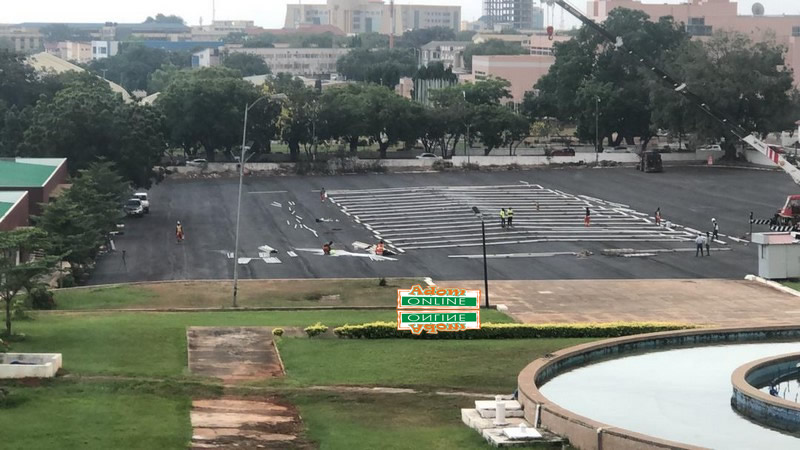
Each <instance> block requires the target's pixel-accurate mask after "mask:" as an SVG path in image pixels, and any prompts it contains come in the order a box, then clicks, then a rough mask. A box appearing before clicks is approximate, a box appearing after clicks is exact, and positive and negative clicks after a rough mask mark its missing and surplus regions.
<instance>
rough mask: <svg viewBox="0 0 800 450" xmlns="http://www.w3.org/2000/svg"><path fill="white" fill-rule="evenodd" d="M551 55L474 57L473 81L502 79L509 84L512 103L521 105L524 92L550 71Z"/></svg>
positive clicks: (530, 89) (552, 60)
mask: <svg viewBox="0 0 800 450" xmlns="http://www.w3.org/2000/svg"><path fill="white" fill-rule="evenodd" d="M554 62H555V57H553V56H552V55H476V56H473V57H472V74H473V76H474V77H475V80H485V79H487V78H503V79H505V80H507V81H509V82H510V83H511V97H512V98H513V100H514V103H521V102H522V99H523V98H525V92H527V91H532V90H533V85H534V84H536V82H537V81H539V78H541V77H542V76H543V75H545V74H546V73H547V71H548V70H550V66H552V65H553V63H554Z"/></svg>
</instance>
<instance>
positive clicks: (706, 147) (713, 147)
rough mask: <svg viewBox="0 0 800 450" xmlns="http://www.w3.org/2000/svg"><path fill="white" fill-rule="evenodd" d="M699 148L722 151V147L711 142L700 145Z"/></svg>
mask: <svg viewBox="0 0 800 450" xmlns="http://www.w3.org/2000/svg"><path fill="white" fill-rule="evenodd" d="M700 150H712V151H719V152H721V151H722V147H720V146H719V145H716V144H713V145H706V146H705V147H701V148H700Z"/></svg>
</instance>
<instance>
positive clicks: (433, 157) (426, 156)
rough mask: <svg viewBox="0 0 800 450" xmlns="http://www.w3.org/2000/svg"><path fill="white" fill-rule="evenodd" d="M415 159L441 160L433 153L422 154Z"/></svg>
mask: <svg viewBox="0 0 800 450" xmlns="http://www.w3.org/2000/svg"><path fill="white" fill-rule="evenodd" d="M417 159H442V157H441V156H436V155H434V154H433V153H423V154H421V155H417Z"/></svg>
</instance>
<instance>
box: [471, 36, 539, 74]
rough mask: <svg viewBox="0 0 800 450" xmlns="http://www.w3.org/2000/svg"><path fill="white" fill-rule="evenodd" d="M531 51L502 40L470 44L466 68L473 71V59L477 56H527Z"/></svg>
mask: <svg viewBox="0 0 800 450" xmlns="http://www.w3.org/2000/svg"><path fill="white" fill-rule="evenodd" d="M529 53H530V50H529V49H527V48H523V47H522V45H520V44H519V43H518V42H507V41H502V40H500V39H489V40H488V41H486V42H481V43H480V44H470V45H467V47H466V48H465V49H464V66H465V67H466V68H467V70H472V57H473V56H475V55H526V54H529Z"/></svg>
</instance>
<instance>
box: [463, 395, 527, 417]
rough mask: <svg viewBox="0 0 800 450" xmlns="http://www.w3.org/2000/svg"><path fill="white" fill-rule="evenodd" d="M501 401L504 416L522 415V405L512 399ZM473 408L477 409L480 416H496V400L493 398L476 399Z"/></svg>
mask: <svg viewBox="0 0 800 450" xmlns="http://www.w3.org/2000/svg"><path fill="white" fill-rule="evenodd" d="M503 403H504V404H505V406H506V417H522V416H523V415H524V413H523V411H522V405H520V404H519V402H518V401H516V400H513V399H504V400H503ZM475 409H477V410H478V413H480V415H481V417H483V418H484V419H490V418H494V417H496V416H497V402H496V401H494V400H476V401H475Z"/></svg>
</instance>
